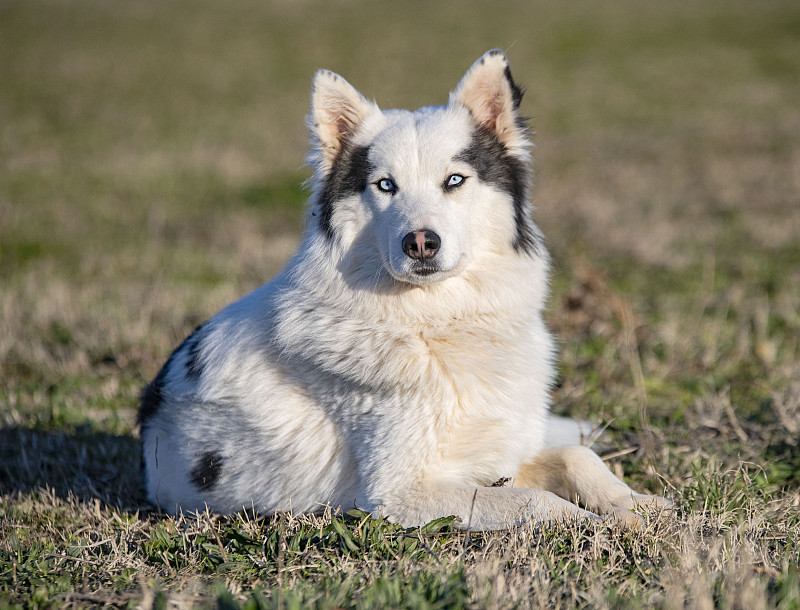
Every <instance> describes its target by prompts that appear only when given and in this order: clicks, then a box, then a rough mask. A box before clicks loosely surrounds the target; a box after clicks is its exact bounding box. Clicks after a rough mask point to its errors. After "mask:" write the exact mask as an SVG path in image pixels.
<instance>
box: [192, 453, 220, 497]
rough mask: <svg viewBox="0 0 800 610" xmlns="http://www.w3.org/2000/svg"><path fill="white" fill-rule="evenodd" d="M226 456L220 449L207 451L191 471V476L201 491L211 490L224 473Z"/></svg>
mask: <svg viewBox="0 0 800 610" xmlns="http://www.w3.org/2000/svg"><path fill="white" fill-rule="evenodd" d="M224 461H225V460H224V458H223V457H222V454H221V453H219V451H206V452H205V453H204V454H203V455H201V456H200V459H199V460H198V461H197V464H195V467H194V468H192V471H191V472H190V473H189V478H190V479H191V481H192V483H193V484H194V486H195V487H197V489H199V490H200V491H209V490H210V489H211V488H212V487H214V485H216V483H217V481H218V480H219V476H220V475H221V474H222V464H223V463H224Z"/></svg>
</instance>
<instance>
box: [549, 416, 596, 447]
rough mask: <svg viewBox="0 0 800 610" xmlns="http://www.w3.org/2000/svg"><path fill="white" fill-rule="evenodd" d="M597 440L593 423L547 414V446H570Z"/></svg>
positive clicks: (589, 443)
mask: <svg viewBox="0 0 800 610" xmlns="http://www.w3.org/2000/svg"><path fill="white" fill-rule="evenodd" d="M594 440H595V435H594V434H592V425H591V424H590V423H589V422H585V421H575V420H574V419H569V418H567V417H558V416H557V415H548V416H547V434H546V435H545V448H546V449H552V448H553V447H569V446H571V445H587V446H588V445H591V443H592V442H593V441H594Z"/></svg>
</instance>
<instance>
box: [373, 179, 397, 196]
mask: <svg viewBox="0 0 800 610" xmlns="http://www.w3.org/2000/svg"><path fill="white" fill-rule="evenodd" d="M375 186H377V187H378V190H379V191H382V192H384V193H391V194H392V195H394V194H395V193H396V192H397V185H396V184H395V183H394V182H392V181H391V180H389V178H381V179H380V180H378V181H377V182H376V183H375Z"/></svg>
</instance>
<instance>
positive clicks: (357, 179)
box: [319, 145, 372, 238]
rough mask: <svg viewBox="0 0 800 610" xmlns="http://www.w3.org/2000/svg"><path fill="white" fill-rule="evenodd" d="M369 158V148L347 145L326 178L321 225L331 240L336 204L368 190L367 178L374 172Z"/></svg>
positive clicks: (320, 203)
mask: <svg viewBox="0 0 800 610" xmlns="http://www.w3.org/2000/svg"><path fill="white" fill-rule="evenodd" d="M368 157H369V146H356V147H349V146H347V145H345V146H344V148H342V151H341V152H340V153H339V155H338V156H337V157H336V159H334V161H333V167H331V171H330V173H329V174H328V176H327V177H326V178H325V186H324V188H323V189H322V193H321V194H320V197H319V209H320V219H319V223H320V227H322V229H323V231H325V234H326V235H327V236H328V237H329V238H330V237H333V227H331V217H332V216H333V207H334V205H336V202H337V201H338V200H339V199H342V198H343V197H347V196H349V195H355V194H356V193H361V192H363V191H364V190H365V189H366V188H367V177H368V176H369V173H370V172H371V171H372V165H370V162H369V159H368Z"/></svg>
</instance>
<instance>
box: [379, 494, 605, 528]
mask: <svg viewBox="0 0 800 610" xmlns="http://www.w3.org/2000/svg"><path fill="white" fill-rule="evenodd" d="M375 513H377V515H376V516H385V517H386V518H388V519H389V520H390V521H392V522H395V523H400V524H402V525H404V526H406V527H409V526H422V525H424V524H425V523H428V522H429V521H432V520H433V519H436V518H437V517H443V516H450V515H455V516H456V517H458V519H459V521H458V522H457V523H456V527H458V528H459V529H464V530H468V531H491V530H502V529H508V528H510V527H514V526H518V525H522V524H524V523H537V524H542V523H553V522H559V521H566V520H573V521H574V520H578V519H597V515H594V514H593V513H591V512H588V511H586V510H583V509H581V508H580V507H578V506H576V505H575V504H572V503H571V502H568V501H566V500H564V499H563V498H560V497H558V496H557V495H555V494H553V493H550V492H549V491H544V490H541V489H511V488H507V487H506V488H502V487H472V488H470V487H457V488H436V489H430V488H427V489H422V488H421V489H419V490H416V491H414V492H407V493H405V494H401V495H399V496H394V497H393V498H392V499H391V500H390V501H388V502H386V503H384V504H382V506H381V508H380V509H379V510H378V511H375V512H374V514H375Z"/></svg>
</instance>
